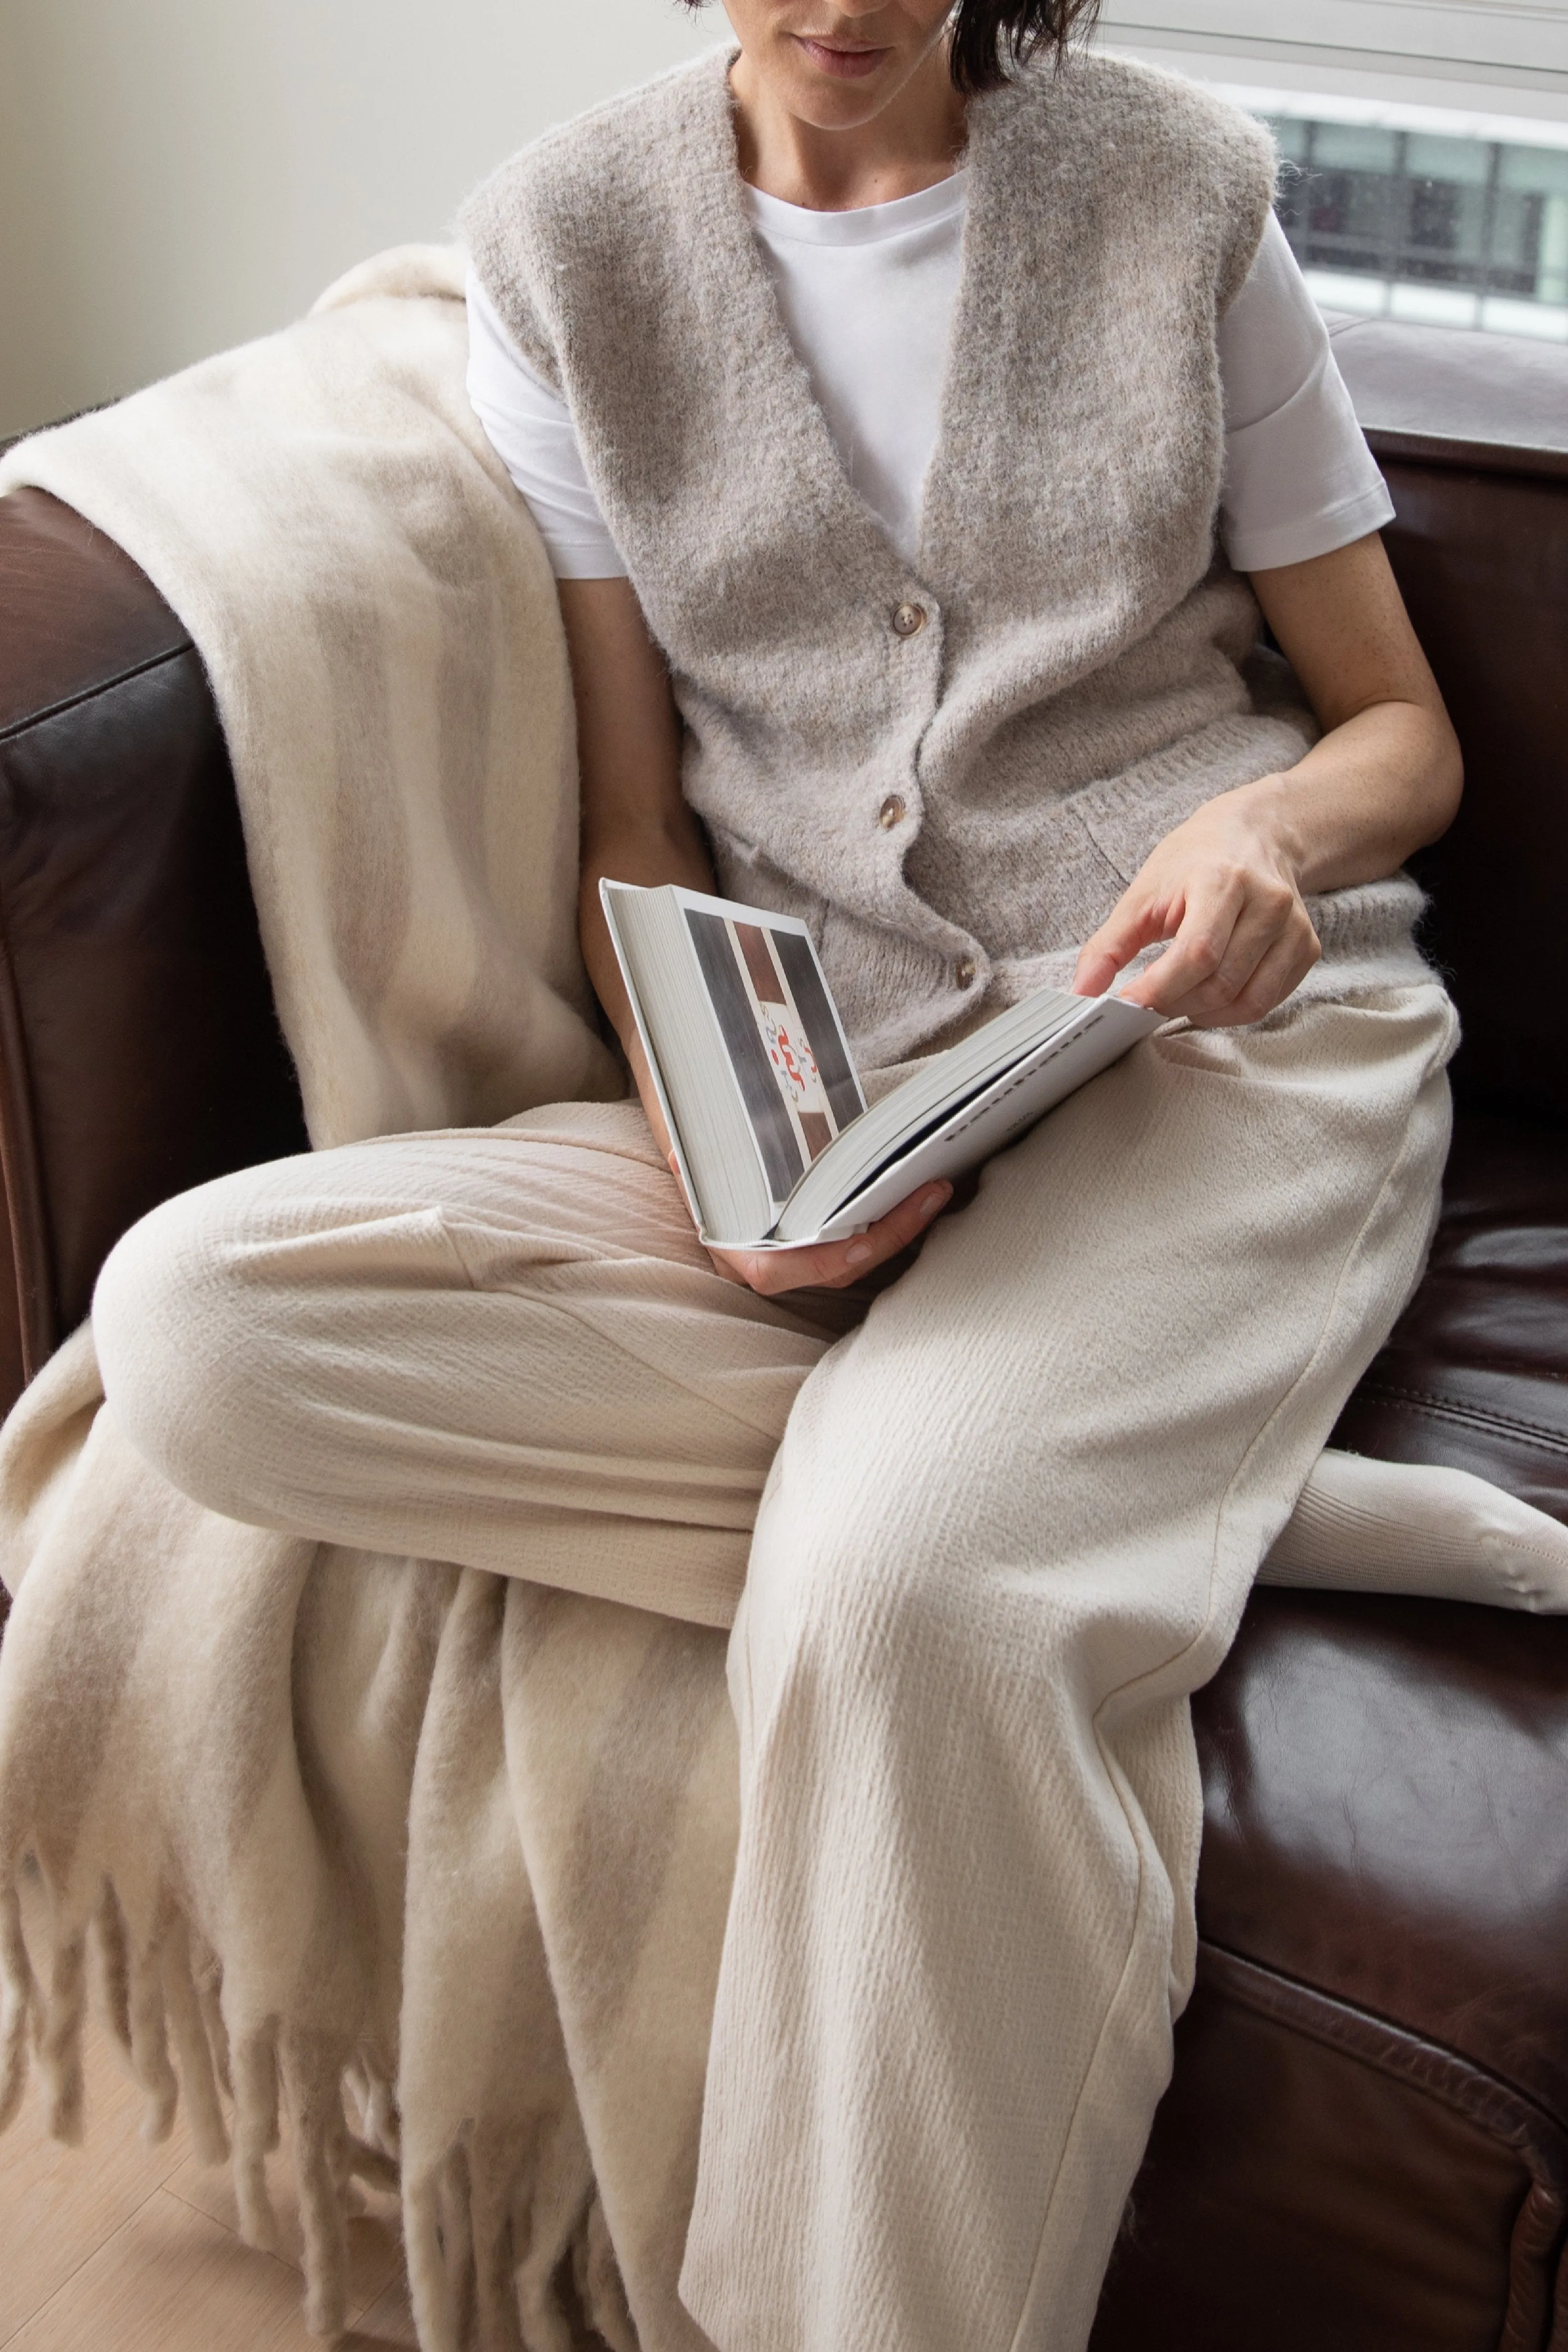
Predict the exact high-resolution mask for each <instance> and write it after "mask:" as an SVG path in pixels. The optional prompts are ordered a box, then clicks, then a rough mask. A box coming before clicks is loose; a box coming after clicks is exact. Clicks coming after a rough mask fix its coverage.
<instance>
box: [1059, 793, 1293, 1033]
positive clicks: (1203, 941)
mask: <svg viewBox="0 0 1568 2352" xmlns="http://www.w3.org/2000/svg"><path fill="white" fill-rule="evenodd" d="M1284 781H1285V780H1284V778H1282V777H1277V776H1266V777H1265V778H1264V779H1263V782H1262V783H1261V784H1249V785H1247V787H1245V789H1244V790H1243V791H1241V792H1238V793H1223V794H1222V795H1221V796H1220V798H1219V799H1217V800H1212V801H1205V803H1204V805H1203V807H1202V808H1200V809H1198V810H1196V811H1195V812H1194V814H1193V815H1191V816H1190V817H1188V819H1187V821H1186V823H1185V824H1179V825H1178V826H1177V827H1176V829H1175V831H1174V833H1168V834H1167V835H1165V838H1164V840H1163V842H1161V844H1160V845H1159V847H1158V848H1157V849H1155V850H1154V851H1153V852H1152V855H1151V856H1149V857H1148V858H1146V859H1145V861H1144V863H1143V866H1142V869H1141V870H1140V872H1139V873H1138V875H1137V876H1136V877H1135V878H1134V880H1133V883H1132V886H1131V888H1130V889H1128V890H1126V891H1124V892H1123V893H1122V895H1121V898H1119V899H1118V901H1117V903H1116V905H1115V907H1114V908H1112V909H1111V912H1110V919H1109V920H1108V921H1106V922H1104V923H1102V924H1101V925H1100V929H1099V930H1098V931H1096V932H1095V934H1094V936H1093V938H1092V939H1090V940H1087V941H1086V942H1085V945H1084V948H1083V951H1082V953H1081V954H1080V955H1079V960H1078V970H1077V971H1076V972H1075V974H1074V975H1073V986H1074V988H1076V989H1077V990H1078V992H1079V995H1080V996H1100V995H1103V993H1104V992H1105V991H1106V990H1107V989H1108V988H1109V987H1110V983H1111V982H1112V981H1113V980H1114V979H1115V978H1116V975H1117V973H1118V972H1119V971H1121V970H1122V968H1123V966H1124V965H1126V964H1129V963H1131V961H1132V959H1133V957H1134V956H1135V955H1137V954H1138V953H1139V952H1140V950H1142V949H1143V948H1146V947H1152V945H1153V944H1154V942H1155V941H1156V940H1169V941H1170V945H1169V947H1167V949H1166V950H1165V952H1164V954H1163V956H1158V957H1156V958H1155V960H1154V961H1153V962H1152V964H1151V965H1150V966H1149V969H1148V971H1143V972H1140V974H1139V976H1138V978H1137V979H1136V980H1134V981H1132V982H1130V983H1129V984H1128V986H1127V987H1126V988H1125V989H1123V991H1122V994H1123V995H1124V996H1125V997H1126V998H1127V1000H1128V1002H1129V1003H1132V1004H1147V1005H1148V1006H1150V1007H1151V1009H1152V1011H1154V1012H1156V1013H1168V1014H1170V1015H1172V1016H1173V1017H1174V1016H1175V1015H1177V1014H1181V1015H1183V1016H1184V1017H1185V1018H1186V1019H1187V1020H1189V1021H1191V1022H1192V1023H1193V1024H1194V1025H1195V1026H1196V1027H1198V1028H1217V1027H1223V1026H1225V1025H1226V1024H1230V1023H1239V1022H1245V1021H1261V1020H1262V1018H1263V1016H1264V1014H1265V1013H1272V1012H1273V1010H1274V1008H1275V1006H1276V1005H1277V1004H1282V1003H1284V1001H1285V999H1286V998H1287V997H1288V996H1289V993H1290V992H1291V990H1292V989H1293V988H1296V987H1297V986H1299V985H1300V982H1302V981H1303V980H1305V978H1306V976H1307V974H1308V973H1309V972H1310V971H1311V969H1312V966H1313V965H1314V964H1315V963H1316V962H1317V961H1318V958H1319V956H1320V955H1321V952H1322V950H1321V948H1320V947H1319V945H1318V935H1317V933H1316V931H1315V930H1314V929H1312V924H1311V919H1310V916H1309V915H1308V913H1307V909H1306V908H1305V906H1304V905H1303V904H1302V901H1301V891H1300V884H1299V883H1298V880H1297V876H1296V869H1295V866H1294V862H1293V860H1292V858H1291V856H1290V854H1289V850H1288V848H1287V847H1286V845H1285V844H1284V842H1283V841H1282V840H1281V839H1280V837H1279V829H1278V827H1277V826H1276V825H1273V824H1270V822H1269V815H1270V806H1271V803H1270V799H1269V795H1268V790H1267V788H1268V786H1270V785H1280V784H1283V782H1284ZM1278 797H1279V796H1278V795H1276V798H1278Z"/></svg>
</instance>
